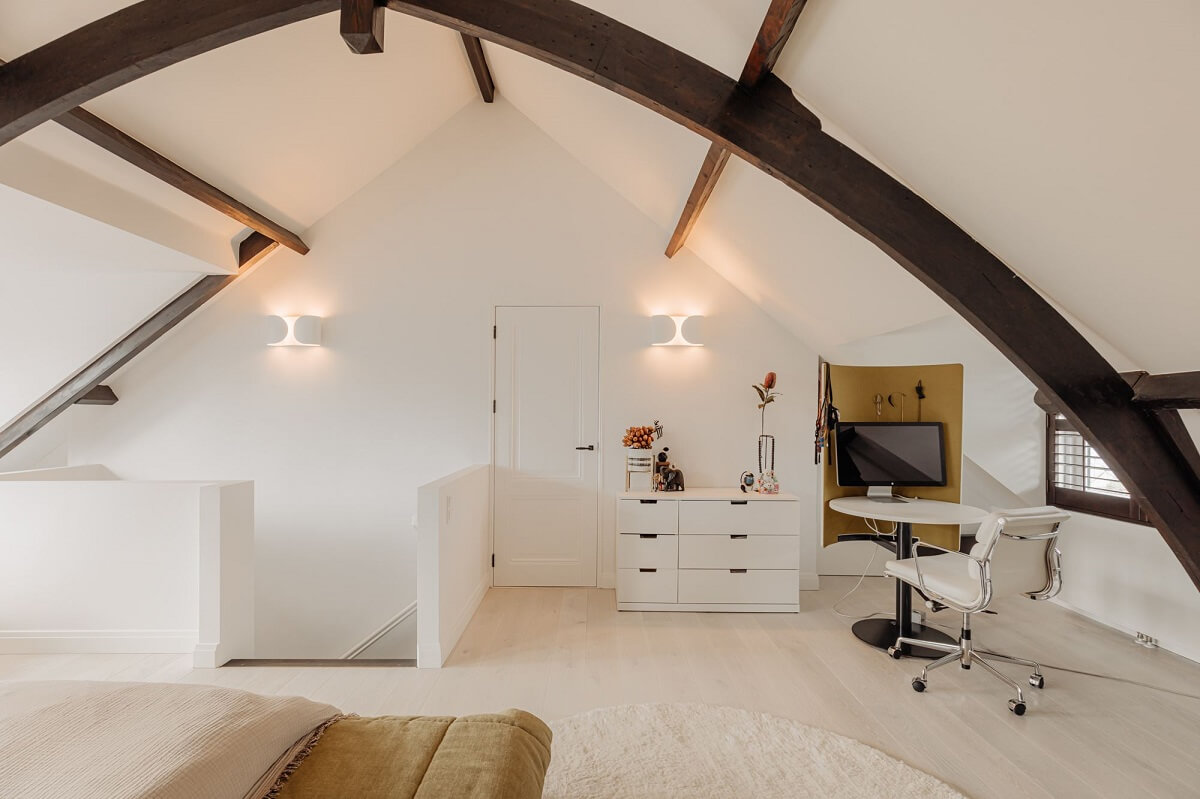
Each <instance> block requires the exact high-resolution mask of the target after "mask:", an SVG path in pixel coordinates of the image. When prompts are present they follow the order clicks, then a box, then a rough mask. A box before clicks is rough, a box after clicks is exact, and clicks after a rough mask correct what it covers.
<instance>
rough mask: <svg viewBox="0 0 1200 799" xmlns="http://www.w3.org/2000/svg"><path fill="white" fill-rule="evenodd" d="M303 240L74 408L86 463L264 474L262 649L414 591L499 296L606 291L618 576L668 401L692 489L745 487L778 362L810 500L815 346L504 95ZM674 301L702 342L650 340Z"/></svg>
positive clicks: (472, 428)
mask: <svg viewBox="0 0 1200 799" xmlns="http://www.w3.org/2000/svg"><path fill="white" fill-rule="evenodd" d="M481 141H482V142H486V146H480V142H481ZM305 236H306V241H308V243H309V244H310V245H311V247H312V252H310V253H309V254H308V255H307V256H303V257H301V256H299V255H296V254H294V253H292V252H290V251H286V250H282V249H280V250H278V251H276V253H275V254H273V255H272V256H271V258H270V259H269V260H268V261H266V262H264V263H263V264H262V265H261V267H260V268H258V269H256V270H254V271H253V272H252V273H251V274H248V275H246V277H245V278H244V279H242V280H240V281H238V282H237V283H236V284H234V285H233V286H231V287H230V288H229V289H227V290H226V291H224V292H222V293H221V295H220V296H218V297H217V298H215V299H214V300H213V301H212V302H210V303H209V304H208V305H206V306H205V308H204V309H203V310H202V311H201V312H200V313H198V314H196V315H195V316H193V317H192V318H191V319H189V320H188V321H187V323H186V324H184V325H181V326H180V327H179V328H177V329H176V330H174V331H172V334H171V335H170V336H169V337H166V338H164V339H163V340H161V341H160V342H158V343H157V344H156V345H155V346H154V347H153V348H152V349H150V350H149V351H147V352H146V353H144V354H143V355H142V356H141V357H139V358H138V359H137V360H136V361H134V362H133V363H132V364H131V365H130V366H128V367H127V368H126V369H124V370H122V371H121V372H120V373H118V375H116V376H115V378H114V379H113V380H111V381H109V382H110V384H111V385H112V386H113V388H114V389H115V390H116V392H117V394H118V395H119V396H120V397H121V401H120V402H119V403H117V404H116V405H113V406H109V407H79V408H75V409H73V411H72V413H71V414H70V416H71V423H72V428H73V429H72V434H71V442H70V447H69V450H70V455H69V462H70V463H89V462H102V463H105V464H108V465H109V466H111V467H112V468H113V469H114V470H115V471H116V472H117V473H118V474H120V475H122V476H123V477H127V478H130V479H204V478H208V477H211V476H217V475H219V476H231V477H239V478H244V479H253V480H254V482H255V487H256V516H257V520H256V522H257V523H256V539H255V560H256V575H257V581H256V586H257V588H256V590H257V598H256V603H255V606H256V608H257V619H256V630H257V633H256V636H257V656H258V657H338V656H340V655H342V654H343V653H345V652H347V651H349V650H350V649H352V648H353V647H355V646H357V645H358V644H360V643H361V642H362V641H363V640H364V637H365V636H368V635H370V634H371V632H372V631H374V630H378V629H381V628H382V627H383V626H385V625H386V623H387V622H388V620H389V619H392V618H394V617H395V615H396V614H397V613H398V612H399V611H401V610H402V609H403V608H405V607H407V606H408V605H409V604H410V603H412V602H413V601H414V600H416V598H417V596H416V591H417V585H416V583H417V580H416V575H417V564H416V533H415V531H414V530H413V529H412V527H411V524H410V519H411V518H412V516H413V514H414V513H415V512H416V510H417V488H418V486H421V485H424V484H426V483H428V482H429V481H431V480H433V479H435V478H437V477H438V476H440V475H445V474H449V473H451V472H454V471H456V470H458V469H460V468H462V466H463V465H464V464H470V463H490V462H491V435H492V434H491V422H492V418H491V417H492V413H491V401H492V378H491V369H492V362H493V352H492V346H493V340H492V324H493V317H494V309H495V306H497V305H593V306H599V307H600V308H601V320H600V326H601V386H602V388H601V434H602V435H601V439H600V442H599V443H600V445H601V452H600V457H601V459H602V460H601V470H602V471H601V473H602V491H603V494H604V496H603V497H602V500H601V509H602V519H601V530H600V550H601V551H600V553H599V562H600V570H599V574H598V580H599V582H600V584H601V585H609V586H611V585H612V584H613V581H614V574H615V567H614V562H615V532H614V530H615V519H614V517H615V496H616V494H617V493H618V492H619V491H622V490H623V489H624V467H623V462H622V458H621V451H620V440H621V433H622V432H623V431H624V429H625V427H627V426H629V425H632V424H649V423H651V422H652V421H653V420H655V419H660V420H662V422H663V423H664V424H665V425H666V432H667V441H666V443H667V444H668V445H669V446H670V447H671V453H672V455H673V456H674V457H675V458H676V459H677V460H678V462H679V463H680V465H681V466H682V468H683V470H684V472H685V473H686V477H687V482H688V484H689V485H694V486H702V485H726V486H729V485H734V484H736V481H737V478H738V475H739V474H740V473H741V472H742V470H743V469H748V468H752V466H753V464H754V462H755V458H756V449H755V447H756V440H757V436H758V432H759V430H758V410H757V408H756V407H755V406H756V404H757V397H756V395H755V394H754V391H753V390H752V389H751V387H750V386H751V384H753V383H756V382H758V381H760V380H761V379H762V377H763V375H764V374H765V373H766V372H767V371H768V370H774V371H776V372H777V373H778V374H779V380H780V383H779V390H780V391H781V392H782V394H783V397H782V398H781V399H780V401H779V402H777V403H776V404H775V405H773V406H771V410H770V411H769V412H768V414H767V424H768V427H769V428H770V432H772V433H774V434H775V435H776V437H777V440H778V453H779V457H778V459H777V464H776V466H777V472H778V474H779V475H780V478H781V480H782V481H783V486H784V489H785V490H788V491H792V492H795V493H798V494H800V495H801V496H802V497H803V500H804V501H805V502H809V503H812V502H815V498H814V495H813V493H812V487H811V480H810V479H809V475H810V471H811V469H812V466H811V456H810V453H811V446H812V444H811V440H812V427H811V424H812V411H811V405H812V394H813V393H814V392H813V388H812V386H813V379H814V375H815V372H816V365H815V354H814V353H813V352H812V350H810V349H809V348H808V347H806V346H805V345H804V344H803V343H802V342H800V341H799V340H798V339H797V338H796V337H795V336H794V335H792V334H791V333H789V332H788V331H787V330H786V329H785V328H783V327H782V326H781V325H779V324H778V323H777V322H776V321H774V320H772V319H771V318H770V317H769V316H768V315H767V314H765V313H764V312H763V311H762V310H761V309H760V308H759V307H757V306H756V305H754V304H753V303H752V302H751V301H750V300H749V299H747V298H746V297H745V295H744V294H743V293H742V292H740V291H739V290H738V289H737V288H736V287H735V286H733V285H731V284H730V283H728V282H727V281H726V280H724V279H723V278H721V277H720V276H719V275H717V274H716V273H715V272H714V271H713V270H712V269H710V268H709V267H708V266H707V265H706V264H705V263H703V262H702V261H700V260H699V259H697V258H696V256H695V255H693V254H692V253H690V252H688V251H686V250H685V251H684V252H681V253H680V254H678V255H677V256H676V257H675V258H674V259H670V260H668V259H667V258H666V257H665V255H663V249H664V248H665V246H666V240H667V238H668V232H665V231H663V230H662V229H661V228H660V227H658V226H657V225H656V224H655V223H654V222H653V221H651V220H650V219H648V218H647V217H646V216H645V215H644V214H642V213H641V212H639V211H638V210H637V209H636V208H635V207H634V206H633V205H631V204H630V203H628V202H627V201H626V200H624V199H623V198H622V197H621V196H620V195H618V194H617V193H616V192H614V191H613V190H612V189H611V188H609V187H608V186H606V185H605V184H604V183H603V182H602V181H600V180H599V179H597V178H596V177H595V175H593V174H592V173H591V172H589V171H588V170H587V169H586V168H585V167H583V165H581V164H580V163H579V162H578V161H577V160H575V159H574V158H573V157H572V156H571V155H570V154H568V153H567V152H566V151H565V150H563V149H562V148H561V147H559V146H558V145H557V144H556V143H555V142H554V141H553V140H552V139H550V138H549V137H548V136H547V135H546V134H545V133H543V132H542V131H541V130H540V129H538V128H537V127H536V126H535V125H534V124H532V123H531V122H530V121H529V120H528V119H526V118H525V117H524V116H522V115H521V114H520V112H518V111H517V110H515V109H514V108H513V107H512V106H511V105H509V104H508V103H507V102H505V101H503V100H502V99H500V100H498V101H497V102H496V103H494V104H491V105H486V104H483V103H472V104H471V105H469V106H467V107H466V108H465V109H463V111H461V112H460V113H459V114H458V115H457V116H455V117H454V118H453V119H451V120H450V121H449V122H448V123H447V124H446V125H444V126H443V127H442V128H440V129H439V130H438V131H437V132H436V134H435V135H433V136H432V137H430V138H428V139H426V140H425V141H424V142H423V143H422V144H420V145H419V146H417V147H416V148H415V149H414V150H413V151H412V152H411V153H409V154H408V155H407V156H405V157H404V158H402V159H401V160H400V161H399V162H397V163H396V164H395V165H394V166H393V167H391V168H390V169H388V170H387V171H386V172H384V173H383V174H382V175H381V176H380V177H379V178H378V179H376V180H375V181H373V182H372V183H370V184H368V185H367V186H366V187H365V188H364V189H362V190H361V191H360V192H358V193H357V194H355V195H354V196H353V197H351V198H350V199H349V200H347V201H346V202H345V203H344V204H343V205H341V206H339V207H338V208H337V209H335V210H334V211H333V212H331V213H330V214H329V215H328V216H327V217H325V218H324V219H322V220H321V221H319V222H318V223H317V224H316V225H314V226H313V227H312V228H310V229H309V230H308V231H306V233H305ZM277 313H278V314H315V315H318V316H321V317H323V318H324V323H323V339H324V345H323V346H321V347H311V348H285V347H267V346H264V340H263V334H262V318H263V316H264V315H267V314H277ZM662 313H674V314H704V315H706V316H707V319H708V330H707V332H706V338H707V339H708V345H707V346H705V347H697V348H691V347H687V348H671V347H650V346H649V343H650V340H649V317H650V316H652V315H654V314H662ZM814 507H815V506H814ZM813 518H815V512H814V514H813ZM419 612H420V611H419ZM410 656H411V653H410Z"/></svg>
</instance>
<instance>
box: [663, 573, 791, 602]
mask: <svg viewBox="0 0 1200 799" xmlns="http://www.w3.org/2000/svg"><path fill="white" fill-rule="evenodd" d="M679 601H680V602H681V603H684V604H687V603H712V604H717V603H719V604H730V605H734V604H746V605H749V604H763V605H795V604H796V603H797V602H799V601H800V572H798V571H781V570H768V569H748V570H746V571H739V572H733V571H730V570H729V569H680V570H679Z"/></svg>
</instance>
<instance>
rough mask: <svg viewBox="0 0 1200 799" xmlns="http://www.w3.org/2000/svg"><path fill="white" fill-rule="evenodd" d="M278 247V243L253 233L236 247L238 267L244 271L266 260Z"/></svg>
mask: <svg viewBox="0 0 1200 799" xmlns="http://www.w3.org/2000/svg"><path fill="white" fill-rule="evenodd" d="M278 246H279V242H277V241H275V240H273V239H269V238H267V237H266V236H264V235H263V234H261V233H259V232H257V231H255V232H254V233H251V234H250V235H249V236H247V237H246V238H244V239H242V242H241V243H240V244H239V245H238V267H239V268H241V269H245V268H246V267H248V266H254V264H256V263H258V262H259V261H261V260H262V259H263V258H266V257H267V256H268V255H270V254H271V253H273V252H275V249H276V248H277V247H278Z"/></svg>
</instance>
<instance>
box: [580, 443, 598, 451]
mask: <svg viewBox="0 0 1200 799" xmlns="http://www.w3.org/2000/svg"><path fill="white" fill-rule="evenodd" d="M595 448H596V445H595V444H588V445H587V446H586V447H576V448H575V449H587V450H591V449H595Z"/></svg>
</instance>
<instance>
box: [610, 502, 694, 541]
mask: <svg viewBox="0 0 1200 799" xmlns="http://www.w3.org/2000/svg"><path fill="white" fill-rule="evenodd" d="M678 529H679V502H678V501H676V500H673V499H651V500H640V499H620V500H617V532H618V533H674V532H676V531H677V530H678Z"/></svg>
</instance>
